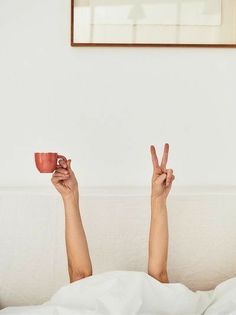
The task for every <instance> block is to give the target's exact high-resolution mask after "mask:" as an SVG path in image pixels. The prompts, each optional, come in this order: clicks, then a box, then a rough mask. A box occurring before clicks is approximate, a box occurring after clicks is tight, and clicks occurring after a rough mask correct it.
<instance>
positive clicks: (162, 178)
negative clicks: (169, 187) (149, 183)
mask: <svg viewBox="0 0 236 315" xmlns="http://www.w3.org/2000/svg"><path fill="white" fill-rule="evenodd" d="M166 177H167V174H166V173H163V174H161V175H160V176H159V177H158V182H159V183H160V184H162V183H163V182H164V181H165V180H166Z"/></svg>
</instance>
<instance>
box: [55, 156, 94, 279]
mask: <svg viewBox="0 0 236 315" xmlns="http://www.w3.org/2000/svg"><path fill="white" fill-rule="evenodd" d="M59 164H60V166H59V167H58V168H57V170H56V171H55V172H54V174H53V176H52V183H53V185H54V186H55V188H56V189H57V190H58V192H59V193H60V194H61V196H62V199H63V203H64V209H65V240H66V251H67V260H68V271H69V276H70V282H73V281H76V280H80V279H82V278H85V277H88V276H90V275H92V265H91V260H90V257H89V250H88V244H87V240H86V235H85V232H84V228H83V224H82V220H81V216H80V208H79V190H78V183H77V180H76V177H75V175H74V172H73V171H72V169H71V160H68V161H64V160H60V161H59Z"/></svg>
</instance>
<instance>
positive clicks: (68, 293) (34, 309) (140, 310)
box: [0, 271, 236, 315]
mask: <svg viewBox="0 0 236 315" xmlns="http://www.w3.org/2000/svg"><path fill="white" fill-rule="evenodd" d="M203 313H204V314H205V315H209V314H214V315H217V314H236V278H232V279H230V280H227V281H225V282H223V283H222V284H220V285H218V286H217V287H216V289H215V290H211V291H196V292H193V291H191V290H190V289H188V288H187V287H186V286H184V285H182V284H179V283H169V284H163V283H160V282H158V281H156V280H155V279H153V278H152V277H150V276H148V275H147V274H146V273H144V272H135V271H112V272H106V273H103V274H99V275H95V276H92V277H88V278H86V279H83V280H79V281H76V282H74V283H72V284H69V285H66V286H64V287H62V288H61V289H59V290H58V291H57V292H56V293H55V294H54V295H53V296H52V297H51V299H50V300H49V301H47V302H46V303H44V304H41V305H37V306H26V307H8V308H5V309H4V310H2V311H0V314H1V315H5V314H8V315H13V314H14V315H15V314H19V315H29V314H30V315H31V314H32V315H36V314H37V315H74V314H77V315H80V314H81V315H86V314H99V315H101V314H114V315H119V314H123V315H132V314H143V315H148V314H155V315H157V314H162V315H163V314H179V315H185V314H186V315H197V314H203Z"/></svg>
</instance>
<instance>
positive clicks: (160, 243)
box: [148, 143, 175, 282]
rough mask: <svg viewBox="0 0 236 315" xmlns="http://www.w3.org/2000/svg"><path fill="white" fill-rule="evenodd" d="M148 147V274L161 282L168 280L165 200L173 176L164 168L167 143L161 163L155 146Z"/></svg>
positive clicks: (167, 150)
mask: <svg viewBox="0 0 236 315" xmlns="http://www.w3.org/2000/svg"><path fill="white" fill-rule="evenodd" d="M150 149H151V157H152V164H153V175H152V188H151V223H150V233H149V257H148V274H149V275H150V276H152V277H154V278H155V279H157V280H159V281H161V282H169V281H168V274H167V255H168V215H167V207H166V200H167V196H168V194H169V192H170V189H171V186H172V182H173V180H174V178H175V177H174V175H173V170H172V169H166V164H167V160H168V153H169V145H168V144H167V143H166V144H165V147H164V153H163V157H162V161H161V165H159V162H158V158H157V154H156V150H155V147H154V146H151V148H150Z"/></svg>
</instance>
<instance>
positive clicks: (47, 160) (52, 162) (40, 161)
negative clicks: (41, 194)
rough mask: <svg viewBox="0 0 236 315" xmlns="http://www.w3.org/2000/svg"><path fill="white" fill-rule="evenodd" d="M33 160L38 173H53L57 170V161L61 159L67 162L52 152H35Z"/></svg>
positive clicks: (61, 156)
mask: <svg viewBox="0 0 236 315" xmlns="http://www.w3.org/2000/svg"><path fill="white" fill-rule="evenodd" d="M34 159H35V164H36V167H37V169H38V170H39V172H40V173H53V172H54V171H55V169H56V168H57V165H58V163H57V161H58V159H63V160H65V161H67V159H66V158H65V157H64V156H63V155H59V154H57V153H52V152H47V153H42V152H36V153H34Z"/></svg>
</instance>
